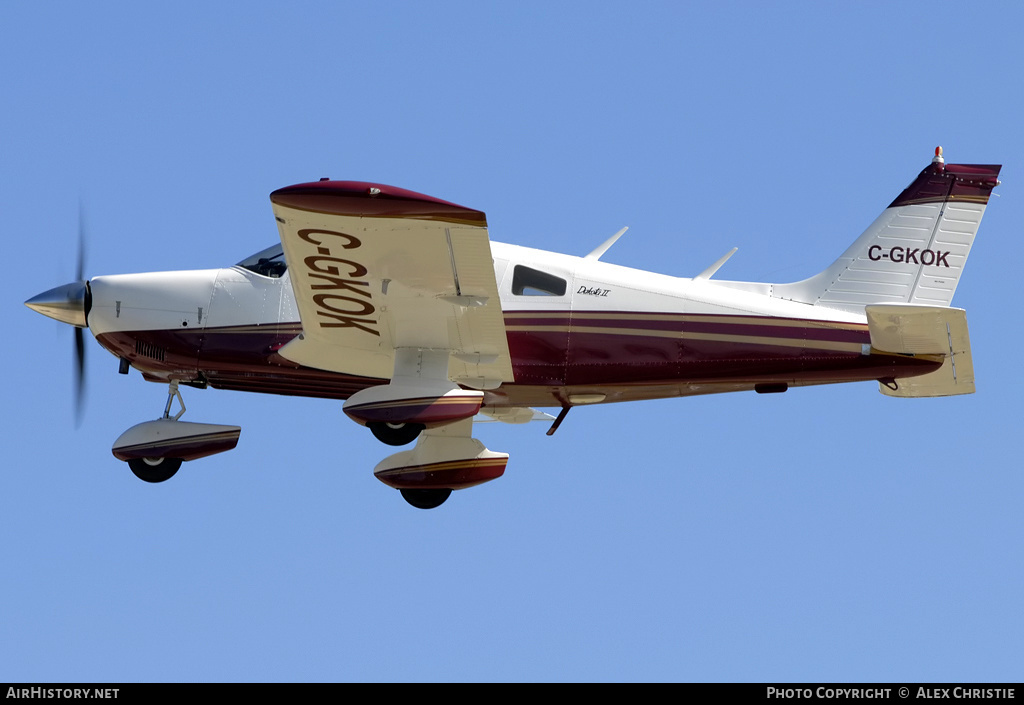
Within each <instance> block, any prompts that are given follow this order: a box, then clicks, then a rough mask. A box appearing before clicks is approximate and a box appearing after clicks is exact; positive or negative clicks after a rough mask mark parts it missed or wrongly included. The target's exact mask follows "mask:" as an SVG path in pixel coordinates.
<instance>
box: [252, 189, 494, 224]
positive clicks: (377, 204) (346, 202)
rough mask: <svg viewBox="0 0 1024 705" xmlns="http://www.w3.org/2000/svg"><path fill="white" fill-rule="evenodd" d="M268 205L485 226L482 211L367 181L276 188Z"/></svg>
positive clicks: (485, 219) (317, 211) (339, 213)
mask: <svg viewBox="0 0 1024 705" xmlns="http://www.w3.org/2000/svg"><path fill="white" fill-rule="evenodd" d="M270 201H271V203H274V204H277V205H282V206H286V207H289V208H297V209H299V210H305V211H313V212H316V213H329V214H333V215H349V216H358V217H378V218H415V219H420V220H443V221H448V222H453V223H460V224H470V225H479V226H483V227H486V226H487V218H486V216H485V215H484V214H483V212H481V211H478V210H473V209H472V208H466V207H465V206H460V205H458V204H457V203H451V202H449V201H443V200H441V199H440V198H434V197H433V196H427V195H425V194H422V193H417V192H415V191H409V190H407V189H402V188H398V187H396V186H388V185H387V184H376V183H371V182H367V181H311V182H307V183H303V184H295V185H294V186H286V187H284V188H280V189H277V190H276V191H274V192H273V193H271V194H270Z"/></svg>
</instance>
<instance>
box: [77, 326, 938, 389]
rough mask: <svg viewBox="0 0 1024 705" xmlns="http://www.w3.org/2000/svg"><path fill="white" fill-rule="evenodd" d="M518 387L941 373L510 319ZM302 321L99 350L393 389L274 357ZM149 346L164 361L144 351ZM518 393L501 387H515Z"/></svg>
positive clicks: (217, 377)
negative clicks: (163, 352)
mask: <svg viewBox="0 0 1024 705" xmlns="http://www.w3.org/2000/svg"><path fill="white" fill-rule="evenodd" d="M505 318H506V324H507V326H508V328H509V329H508V331H507V333H506V336H507V340H508V346H509V352H510V354H511V358H512V367H513V374H514V376H515V384H518V385H525V386H531V387H536V386H548V387H551V388H553V389H554V388H559V387H563V386H569V385H572V386H580V385H592V386H594V387H614V386H616V385H619V386H622V385H626V386H633V385H650V384H653V385H660V384H668V385H679V384H681V383H684V384H697V383H717V382H730V383H733V382H736V383H743V382H772V381H780V382H782V381H784V382H791V383H792V382H796V381H798V380H804V381H816V382H828V381H837V382H838V381H853V380H858V379H877V378H881V377H907V376H913V375H916V374H924V373H926V372H930V371H932V370H934V369H937V368H938V366H939V363H936V362H932V361H930V360H923V359H920V358H908V357H902V356H891V355H877V354H873V355H863V354H861V350H860V346H861V345H863V344H866V343H869V342H870V335H869V333H868V330H867V326H866V325H864V324H851V323H839V322H831V323H830V322H827V321H810V320H800V319H779V318H764V319H763V322H761V321H759V320H758V317H756V316H741V315H722V316H712V315H707V314H701V315H697V314H639V315H636V316H634V317H633V318H631V317H630V314H629V313H627V312H622V311H619V312H581V313H579V314H578V315H577V316H576V317H571V316H570V315H569V314H568V313H565V312H559V313H556V314H554V315H551V314H546V315H540V312H514V311H513V312H507V313H506V316H505ZM300 328H301V326H300V325H299V324H298V323H295V322H291V323H286V324H280V325H273V324H271V325H261V326H232V327H225V328H208V329H203V330H200V329H192V330H187V331H184V330H170V331H140V332H121V333H105V334H101V335H99V336H97V339H98V340H99V342H100V343H101V344H102V345H103V346H104V347H106V348H107V349H109V350H111V352H113V353H114V354H115V355H117V356H119V357H126V358H128V359H129V361H130V362H131V363H132V365H133V366H135V367H136V368H138V369H140V370H142V371H143V372H144V374H146V375H147V378H149V379H157V378H166V377H167V376H168V375H170V376H174V377H176V378H179V379H185V380H198V381H206V382H208V383H209V384H210V386H213V387H216V388H220V389H232V390H238V391H252V392H263V393H271V394H283V395H289V396H309V397H321V398H330V399H347V398H348V397H350V396H351V395H352V394H354V393H355V392H357V391H359V390H361V389H365V388H366V387H370V386H374V385H378V384H383V383H386V380H382V379H373V378H367V377H360V376H357V375H349V374H340V373H335V372H327V371H323V370H315V369H310V368H304V367H301V366H299V365H296V364H295V363H293V362H291V361H289V360H286V359H285V358H283V357H281V356H280V354H278V352H277V351H278V350H279V349H280V347H281V346H282V345H284V344H286V343H287V342H288V341H290V340H291V339H292V338H293V337H294V336H295V335H296V334H297V333H298V332H299V330H300ZM139 340H142V341H145V342H146V343H147V345H149V346H155V347H160V348H162V349H163V350H165V351H166V352H165V355H164V359H162V360H158V359H154V358H151V357H147V356H146V355H145V354H141V353H139V352H138V351H139V350H142V351H143V352H146V351H149V350H150V349H151V348H150V347H146V346H142V347H137V345H136V343H137V341H139ZM513 386H514V385H504V387H503V388H506V389H507V388H510V387H513Z"/></svg>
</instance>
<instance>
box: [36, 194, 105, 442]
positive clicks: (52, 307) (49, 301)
mask: <svg viewBox="0 0 1024 705" xmlns="http://www.w3.org/2000/svg"><path fill="white" fill-rule="evenodd" d="M84 271H85V225H84V219H83V217H82V209H81V206H79V209H78V261H77V263H76V266H75V281H74V282H72V283H71V284H64V285H63V286H57V287H54V288H52V289H50V290H49V291H44V292H43V293H41V294H38V295H36V296H33V297H32V298H31V299H29V300H28V301H26V302H25V305H26V306H28V307H29V308H30V309H32V310H33V311H37V312H38V313H41V314H43V315H44V316H49V317H50V318H54V319H56V320H58V321H61V322H62V323H68V324H70V325H72V326H74V327H75V383H74V394H75V425H76V426H77V425H78V424H80V423H81V420H82V404H83V400H84V396H85V333H84V332H83V329H85V328H88V327H89V323H88V317H89V309H90V308H91V307H92V294H91V292H90V291H89V281H88V280H87V279H85V275H84Z"/></svg>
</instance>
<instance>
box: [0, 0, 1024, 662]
mask: <svg viewBox="0 0 1024 705" xmlns="http://www.w3.org/2000/svg"><path fill="white" fill-rule="evenodd" d="M1022 22H1024V10H1021V9H1020V7H1019V6H1018V5H1017V4H1013V3H984V4H976V5H969V4H967V3H899V4H893V5H890V4H888V3H872V2H863V3H848V4H842V5H839V4H832V3H774V4H766V3H716V4H714V5H709V4H707V3H653V2H651V3H634V4H632V5H630V6H629V7H626V6H624V5H620V4H611V3H588V4H584V3H560V4H551V3H539V2H537V3H534V2H524V3H515V4H510V3H469V2H467V3H429V4H428V3H401V2H396V3H375V4H374V3H341V2H339V3H304V4H301V5H299V6H296V7H289V8H283V7H282V6H280V5H271V4H269V3H215V4H212V5H211V4H209V3H188V2H182V3H174V4H172V5H162V6H160V7H154V8H150V7H144V6H139V4H137V3H115V2H109V3H99V4H91V5H89V6H88V7H87V6H85V5H82V4H80V3H60V2H41V3H32V4H30V3H13V2H12V3H3V4H2V5H0V26H3V27H4V28H5V29H6V32H5V37H6V38H5V41H4V42H3V43H0V66H2V78H3V80H2V85H3V90H4V100H3V104H4V109H3V110H0V131H2V134H3V136H4V138H3V140H2V141H0V212H2V213H3V214H4V225H3V227H4V230H5V233H6V236H5V238H4V242H5V243H6V245H7V251H6V257H5V261H6V263H7V267H6V268H5V276H4V277H3V278H2V280H0V287H2V292H3V296H2V297H0V302H2V304H0V305H2V306H3V309H2V310H3V320H4V322H5V323H6V324H7V325H8V326H10V327H9V329H8V330H9V331H10V332H11V335H10V336H8V338H7V340H8V344H7V345H5V346H4V347H3V350H2V352H0V355H2V356H3V358H2V359H3V363H4V367H5V368H6V369H7V370H8V371H9V374H8V378H7V379H6V380H5V390H6V391H5V394H4V395H3V399H4V407H5V410H4V414H3V418H4V424H3V426H4V431H3V433H4V438H3V440H4V449H5V451H6V463H5V464H4V470H3V472H0V507H2V511H0V565H3V567H4V570H3V574H2V577H0V679H2V680H15V681H221V680H228V681H236V680H241V681H252V680H257V681H262V680H274V681H276V680H286V681H287V680H303V681H307V680H312V681H349V680H382V681H384V680H387V681H391V680H483V681H491V680H513V681H518V680H612V681H620V680H668V681H744V680H752V681H801V680H825V681H829V680H839V681H848V680H854V681H856V680H870V681H893V682H900V681H922V680H923V681H947V682H949V681H1000V680H1020V677H1021V666H1020V664H1021V663H1022V657H1024V636H1022V635H1024V617H1022V612H1021V610H1020V609H1019V600H1020V595H1021V594H1022V593H1024V566H1022V558H1021V555H1022V554H1021V544H1022V542H1024V518H1022V515H1021V512H1020V499H1019V498H1020V497H1021V495H1022V492H1024V480H1022V476H1021V470H1020V461H1019V458H1018V455H1019V453H1018V443H1017V439H1018V437H1019V434H1020V432H1021V426H1020V418H1021V412H1022V408H1021V401H1020V398H1021V394H1020V393H1021V382H1022V379H1021V371H1020V367H1019V366H1018V365H1017V364H1016V363H1015V352H1016V351H1018V350H1020V349H1022V348H1024V339H1022V337H1024V336H1022V333H1021V326H1020V325H1019V319H1020V313H1019V312H1018V310H1017V305H1018V302H1019V298H1020V296H1019V291H1020V285H1019V279H1018V277H1019V270H1020V255H1021V248H1020V244H1019V238H1020V224H1021V222H1022V218H1024V208H1022V205H1021V204H1022V194H1024V191H1022V188H1021V185H1020V184H1021V183H1022V181H1021V178H1020V175H1021V167H1020V164H1021V162H1022V157H1024V149H1022V143H1021V125H1022V124H1024V120H1022V104H1021V94H1020V90H1019V88H1020V85H1019V84H1020V76H1021V73H1022V70H1024V53H1022V52H1024V49H1022V47H1021V44H1020V41H1019V28H1020V26H1021V24H1022ZM937 144H941V145H943V146H944V148H945V150H946V157H947V161H950V162H967V163H970V162H976V163H1002V164H1004V165H1005V166H1004V169H1003V172H1002V176H1001V178H1002V181H1003V183H1002V185H1001V186H1000V187H999V188H998V189H997V190H996V193H997V194H998V197H996V198H993V200H992V202H991V203H990V207H989V209H988V212H987V213H986V215H985V220H984V222H983V224H982V227H981V232H980V235H979V238H978V240H977V242H976V244H975V247H974V250H973V253H972V256H971V261H970V266H969V267H968V268H967V271H966V274H965V276H964V278H963V280H962V281H961V285H960V288H959V290H958V292H957V295H956V298H955V299H954V305H957V306H961V307H963V308H966V309H967V311H968V321H969V323H970V331H971V341H972V346H973V350H974V359H975V372H976V376H977V386H978V393H977V394H975V395H973V396H969V397H959V398H951V399H936V400H900V399H890V398H886V397H884V396H882V395H881V394H879V393H878V391H877V388H876V385H875V384H873V383H864V384H856V385H842V386H836V387H829V388H815V389H804V390H794V391H791V392H790V393H787V394H784V395H767V396H756V395H754V394H741V395H724V396H715V397H707V398H697V399H677V400H668V401H659V402H650V403H643V404H629V405H620V406H614V405H611V406H606V407H591V408H585V409H577V410H575V411H574V412H573V413H572V414H570V415H569V417H568V419H567V420H566V422H565V423H564V424H563V425H562V427H561V429H560V430H559V431H558V433H557V434H556V435H555V436H554V437H551V438H548V437H546V436H545V435H544V431H545V430H546V426H544V425H542V424H533V425H531V426H529V427H505V426H501V425H498V424H489V425H487V426H486V427H484V428H482V429H480V430H479V432H478V436H479V437H480V438H481V439H482V440H483V441H484V442H485V443H486V444H487V446H488V447H490V448H492V449H495V450H501V451H506V452H508V453H510V454H511V460H510V463H509V465H508V469H507V471H506V474H505V476H504V477H503V478H501V479H499V480H497V481H495V482H491V483H489V484H487V485H484V486H481V487H478V488H475V489H472V490H469V491H466V492H460V493H456V494H455V495H453V497H452V498H451V499H450V500H449V501H448V502H447V503H446V504H445V505H444V506H443V507H442V508H440V509H438V510H436V511H431V512H423V511H417V510H414V509H412V508H411V507H409V506H407V505H406V504H405V503H404V502H402V501H401V500H400V498H399V497H398V496H397V493H395V492H393V491H392V490H390V489H388V488H387V487H385V486H384V485H382V484H381V483H380V482H379V481H377V480H376V479H374V477H373V475H372V468H373V466H374V465H375V464H376V462H377V461H378V460H379V459H380V458H381V457H383V455H385V454H387V452H388V451H387V450H386V449H384V448H383V446H381V445H380V444H379V443H377V442H376V441H375V440H374V439H372V438H371V437H370V436H369V434H368V433H366V432H365V430H363V429H361V428H359V427H357V426H356V425H354V424H352V423H351V422H350V421H348V420H347V419H346V418H345V417H344V415H343V414H342V412H341V408H340V404H338V403H334V402H330V401H323V400H311V399H293V398H284V397H274V396H261V395H245V394H241V393H231V392H219V391H215V390H206V391H198V390H185V392H184V393H185V401H186V404H187V405H188V416H187V417H186V418H187V419H189V420H193V421H207V422H215V423H231V424H238V425H240V426H242V428H243V431H242V438H241V442H240V443H239V446H238V448H237V449H236V450H234V451H232V452H230V453H226V454H223V455H220V456H216V457H213V458H208V459H205V460H202V461H198V462H195V463H190V464H186V465H185V466H184V467H183V469H182V471H181V472H179V473H178V475H177V476H176V477H175V478H174V479H173V480H172V481H170V482H168V483H165V484H163V485H157V486H149V485H145V484H144V483H141V482H139V481H137V480H136V479H135V478H134V477H133V476H132V475H131V474H130V473H129V471H128V469H127V468H126V466H124V464H122V463H120V462H118V461H116V460H115V459H114V458H113V457H112V456H111V454H110V445H111V443H112V442H113V440H114V439H115V438H116V437H117V436H118V435H119V434H120V433H121V432H122V431H123V430H124V429H126V428H127V427H129V426H131V425H133V424H135V423H138V422H140V421H143V420H146V419H149V418H155V417H156V416H158V415H159V414H160V412H161V411H162V408H163V402H164V399H165V394H166V392H165V388H164V387H161V386H158V385H153V384H147V383H145V382H143V381H142V379H141V377H140V376H139V375H138V374H137V373H134V372H133V373H132V374H131V375H129V376H120V375H118V374H117V373H116V370H117V361H116V360H115V359H114V358H113V357H111V356H110V355H109V354H107V353H106V352H105V351H103V350H102V349H101V348H99V346H98V345H96V344H95V342H94V341H92V340H90V341H89V343H90V349H89V351H88V352H89V360H88V373H89V388H88V401H87V405H86V410H85V419H84V422H83V423H82V425H81V427H80V428H78V429H77V430H76V429H75V427H74V423H73V414H72V401H71V387H72V378H71V374H72V362H71V359H72V336H71V331H70V330H69V329H67V328H66V327H64V326H61V325H59V324H57V323H54V322H52V321H49V320H46V319H45V318H42V317H40V316H38V315H36V314H34V313H33V312H31V311H29V310H28V309H26V308H25V307H24V306H23V305H22V302H23V301H24V300H25V299H27V298H29V297H30V296H32V295H34V294H36V293H39V292H41V291H43V290H45V289H48V288H50V287H51V286H55V285H57V284H62V283H65V282H67V281H70V280H71V279H72V278H73V276H74V274H73V273H74V268H75V249H76V246H77V245H76V238H77V235H76V232H77V217H78V204H79V200H80V199H81V202H82V203H83V207H84V210H85V213H86V222H87V226H88V231H89V251H88V262H87V272H88V273H89V274H90V275H96V274H110V273H119V272H132V271H152V270H163V269H188V268H207V267H216V266H223V265H228V264H231V263H233V262H236V261H238V260H239V259H241V258H243V257H245V256H247V255H249V254H251V253H253V252H255V251H257V250H259V249H261V248H263V247H265V246H267V245H269V244H271V243H273V242H274V241H275V239H276V237H277V235H276V227H275V225H274V221H273V218H272V215H271V210H270V204H269V200H268V198H267V196H268V194H269V193H270V192H271V191H272V190H274V189H276V188H279V187H281V186H285V185H288V184H292V183H297V182H301V181H308V180H313V179H317V178H319V177H323V176H329V177H332V178H336V179H354V180H366V181H379V182H383V183H389V184H394V185H396V186H400V187H403V188H409V189H412V190H415V191H420V192H423V193H428V194H430V195H433V196H437V197H439V198H443V199H446V200H451V201H455V202H457V203H460V204H463V205H466V206H469V207H472V208H478V209H480V210H483V211H485V212H486V213H487V216H488V222H489V225H490V233H491V237H492V238H493V239H495V240H500V241H505V242H513V243H517V244H522V245H527V246H533V247H544V248H547V249H554V250H557V251H560V252H566V253H570V254H580V255H582V254H585V253H587V252H589V251H590V250H592V249H593V248H594V247H596V246H597V245H598V244H600V243H601V242H602V241H603V240H604V239H606V238H607V237H608V236H609V235H611V234H612V233H613V232H615V231H616V230H618V229H619V228H621V227H622V226H624V225H629V226H630V231H629V233H628V234H627V235H626V236H625V237H624V238H623V239H622V240H621V241H620V242H619V243H618V244H616V245H615V247H614V248H613V249H612V250H611V251H609V253H608V254H607V255H605V257H604V259H605V260H607V261H611V262H614V263H617V264H622V265H626V266H631V267H637V268H642V269H650V270H655V271H658V272H662V273H666V274H673V275H678V276H693V275H695V274H697V273H698V272H700V271H701V270H703V269H704V268H706V267H707V266H708V265H710V264H711V263H712V262H714V261H715V260H716V259H718V258H719V257H720V256H721V255H722V254H724V253H725V252H726V251H727V250H728V249H729V248H731V247H734V246H736V247H739V252H738V253H737V254H736V255H735V256H734V257H733V258H732V259H731V260H730V261H729V262H728V263H727V264H726V265H725V267H724V268H723V269H722V270H721V272H720V274H719V276H720V277H722V278H730V279H754V280H760V281H791V280H797V279H801V278H804V277H806V276H809V275H811V274H813V273H816V272H817V271H819V270H820V269H822V268H824V266H826V265H827V264H828V263H830V262H831V261H832V260H833V259H834V258H835V257H836V256H837V255H838V254H840V253H841V252H842V251H843V250H844V249H845V247H846V246H847V245H848V244H849V243H850V242H852V240H853V239H854V238H855V237H856V236H857V235H858V234H859V233H860V232H861V231H862V230H863V229H864V228H865V227H866V226H867V225H868V224H869V223H870V222H871V221H872V220H873V219H874V218H875V217H876V216H877V214H878V213H879V212H881V210H882V209H883V208H884V207H885V206H886V205H887V204H888V203H889V202H890V201H891V200H892V198H893V197H895V196H896V194H898V193H899V191H900V190H901V189H902V188H903V187H904V186H906V185H907V184H908V183H909V182H910V181H911V179H912V178H913V177H914V176H915V175H916V174H917V173H918V171H919V170H920V169H922V168H923V167H924V166H925V165H926V164H927V163H928V161H929V159H930V158H931V156H932V150H933V149H934V147H935V145H937Z"/></svg>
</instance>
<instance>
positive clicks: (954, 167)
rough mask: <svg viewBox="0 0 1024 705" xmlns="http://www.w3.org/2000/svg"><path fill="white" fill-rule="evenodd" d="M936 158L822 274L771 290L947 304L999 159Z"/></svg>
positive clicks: (828, 299) (854, 300) (831, 300)
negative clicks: (949, 160) (988, 161)
mask: <svg viewBox="0 0 1024 705" xmlns="http://www.w3.org/2000/svg"><path fill="white" fill-rule="evenodd" d="M935 152H936V155H935V159H933V160H932V163H931V164H929V165H928V166H927V167H926V168H925V169H924V171H922V172H921V173H920V174H919V175H918V177H917V178H916V179H915V180H914V182H913V183H911V184H910V186H908V187H907V188H906V189H904V190H903V193H901V194H900V195H899V196H897V197H896V200H894V201H893V202H892V203H890V204H889V207H888V208H886V209H885V211H883V212H882V214H881V215H880V216H878V218H877V219H876V220H875V222H874V223H872V224H871V225H870V227H868V229H867V230H865V231H864V233H863V234H862V235H861V236H860V237H859V238H857V240H856V242H854V243H853V244H852V245H851V246H850V247H849V249H847V250H846V252H844V253H843V255H842V256H841V257H840V258H839V259H837V260H836V261H835V262H833V263H832V265H831V266H830V267H829V268H828V269H826V270H825V271H823V272H821V273H820V274H818V275H816V276H813V277H811V278H810V279H805V280H804V281H801V282H795V283H793V284H777V285H775V286H774V287H773V296H776V297H779V298H784V299H791V300H793V301H800V302H802V303H809V304H815V305H822V306H828V307H831V308H838V309H843V310H848V311H862V310H863V309H864V306H867V305H870V304H881V303H910V304H924V305H928V306H949V304H950V301H952V299H953V293H954V292H955V291H956V285H957V283H958V282H959V281H960V275H961V274H962V273H963V270H964V265H966V264H967V256H968V255H969V254H970V252H971V245H972V244H973V243H974V236H975V234H976V233H977V232H978V226H979V225H980V224H981V217H982V216H983V215H984V213H985V206H986V204H987V203H988V199H989V196H990V195H991V193H992V189H993V188H995V186H996V185H997V184H998V183H999V181H998V179H997V177H998V176H999V169H1000V166H999V165H995V164H946V163H945V162H944V160H943V159H942V148H941V147H940V148H937V149H936V150H935Z"/></svg>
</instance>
